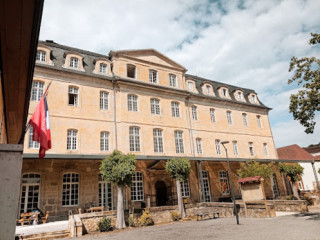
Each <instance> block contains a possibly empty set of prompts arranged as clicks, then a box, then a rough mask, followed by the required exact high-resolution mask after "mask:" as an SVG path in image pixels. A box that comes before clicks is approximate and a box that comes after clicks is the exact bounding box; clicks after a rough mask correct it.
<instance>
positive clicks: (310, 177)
mask: <svg viewBox="0 0 320 240" xmlns="http://www.w3.org/2000/svg"><path fill="white" fill-rule="evenodd" d="M299 164H300V165H301V166H302V167H303V168H304V170H303V176H302V181H303V184H304V190H314V187H313V183H314V182H315V181H316V180H315V177H314V173H313V169H312V165H311V163H301V162H300V163H299ZM314 166H315V168H316V172H317V176H318V180H319V181H320V174H319V173H318V170H319V168H320V162H315V163H314Z"/></svg>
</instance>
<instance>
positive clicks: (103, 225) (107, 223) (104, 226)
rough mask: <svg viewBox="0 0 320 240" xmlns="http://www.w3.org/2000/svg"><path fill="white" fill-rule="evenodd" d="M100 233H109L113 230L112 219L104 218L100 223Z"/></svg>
mask: <svg viewBox="0 0 320 240" xmlns="http://www.w3.org/2000/svg"><path fill="white" fill-rule="evenodd" d="M98 228H99V230H100V232H109V231H112V230H113V227H112V226H111V218H103V219H101V220H100V221H99V222H98Z"/></svg>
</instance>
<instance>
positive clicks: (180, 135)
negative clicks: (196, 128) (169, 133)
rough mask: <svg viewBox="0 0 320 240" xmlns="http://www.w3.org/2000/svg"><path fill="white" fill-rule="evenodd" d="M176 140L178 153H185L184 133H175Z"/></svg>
mask: <svg viewBox="0 0 320 240" xmlns="http://www.w3.org/2000/svg"><path fill="white" fill-rule="evenodd" d="M174 139H175V144H176V153H184V148H183V133H182V131H174Z"/></svg>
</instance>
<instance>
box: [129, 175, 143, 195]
mask: <svg viewBox="0 0 320 240" xmlns="http://www.w3.org/2000/svg"><path fill="white" fill-rule="evenodd" d="M143 195H144V194H143V176H142V173H141V172H135V173H134V174H133V175H132V185H131V200H132V201H143V199H144V197H143Z"/></svg>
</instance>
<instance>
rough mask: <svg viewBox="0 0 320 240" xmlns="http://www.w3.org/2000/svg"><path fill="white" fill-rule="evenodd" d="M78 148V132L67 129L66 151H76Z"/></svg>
mask: <svg viewBox="0 0 320 240" xmlns="http://www.w3.org/2000/svg"><path fill="white" fill-rule="evenodd" d="M77 148H78V130H75V129H68V133H67V150H76V149H77Z"/></svg>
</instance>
